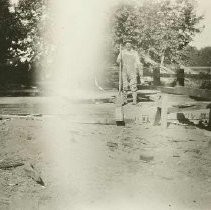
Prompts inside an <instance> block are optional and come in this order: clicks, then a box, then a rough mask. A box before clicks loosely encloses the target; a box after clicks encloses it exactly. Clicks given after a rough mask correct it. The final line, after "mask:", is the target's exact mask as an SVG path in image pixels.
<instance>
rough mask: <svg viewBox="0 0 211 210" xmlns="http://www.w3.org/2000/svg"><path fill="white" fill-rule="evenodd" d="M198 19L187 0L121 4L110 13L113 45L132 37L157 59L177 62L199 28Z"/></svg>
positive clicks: (139, 45)
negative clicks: (111, 14)
mask: <svg viewBox="0 0 211 210" xmlns="http://www.w3.org/2000/svg"><path fill="white" fill-rule="evenodd" d="M201 19H202V17H201V16H197V15H196V11H195V3H194V2H193V1H190V0H176V1H175V2H172V1H170V0H161V1H150V0H145V1H144V3H143V4H142V5H137V4H136V3H133V4H120V5H118V6H117V7H116V8H115V10H114V15H113V16H112V17H111V28H112V30H111V31H112V36H113V40H114V45H117V44H119V43H123V42H124V41H125V40H126V39H131V40H133V42H134V45H135V46H136V47H137V48H138V49H139V50H140V49H141V50H144V51H145V52H146V53H148V54H150V55H151V57H152V58H153V59H154V60H156V61H158V62H160V63H163V62H164V61H165V62H167V63H171V62H180V61H181V58H182V56H181V52H182V50H183V49H184V48H185V47H186V46H187V45H188V44H189V43H190V42H191V41H192V39H193V37H194V35H195V34H196V33H199V32H200V30H201V27H200V25H199V23H200V20H201ZM116 49H117V48H116Z"/></svg>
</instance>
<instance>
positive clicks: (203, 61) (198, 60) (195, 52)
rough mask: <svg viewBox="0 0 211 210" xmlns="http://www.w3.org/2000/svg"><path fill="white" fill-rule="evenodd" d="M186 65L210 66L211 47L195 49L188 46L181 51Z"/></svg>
mask: <svg viewBox="0 0 211 210" xmlns="http://www.w3.org/2000/svg"><path fill="white" fill-rule="evenodd" d="M183 54H184V56H185V57H186V61H187V62H186V65H188V66H211V47H204V48H201V49H197V48H196V47H192V46H188V47H187V48H185V49H184V52H183Z"/></svg>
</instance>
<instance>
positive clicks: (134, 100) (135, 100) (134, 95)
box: [132, 92, 137, 105]
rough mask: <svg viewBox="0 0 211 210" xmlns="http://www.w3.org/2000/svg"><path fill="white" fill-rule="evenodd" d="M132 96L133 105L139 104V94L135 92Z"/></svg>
mask: <svg viewBox="0 0 211 210" xmlns="http://www.w3.org/2000/svg"><path fill="white" fill-rule="evenodd" d="M132 96H133V103H132V104H133V105H135V104H137V92H133V93H132Z"/></svg>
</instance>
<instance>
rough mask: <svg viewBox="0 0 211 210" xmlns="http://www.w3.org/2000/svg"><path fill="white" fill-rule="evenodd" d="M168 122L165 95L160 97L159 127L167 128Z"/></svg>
mask: <svg viewBox="0 0 211 210" xmlns="http://www.w3.org/2000/svg"><path fill="white" fill-rule="evenodd" d="M167 120H168V96H167V94H165V93H164V94H162V95H161V126H162V128H164V129H165V128H167V123H168V122H167Z"/></svg>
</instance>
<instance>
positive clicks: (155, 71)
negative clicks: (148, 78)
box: [153, 66, 160, 86]
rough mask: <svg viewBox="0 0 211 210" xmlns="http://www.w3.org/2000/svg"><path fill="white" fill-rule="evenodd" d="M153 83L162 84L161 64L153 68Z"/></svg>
mask: <svg viewBox="0 0 211 210" xmlns="http://www.w3.org/2000/svg"><path fill="white" fill-rule="evenodd" d="M153 84H154V85H155V86H159V85H160V67H159V66H156V67H154V69H153Z"/></svg>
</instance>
